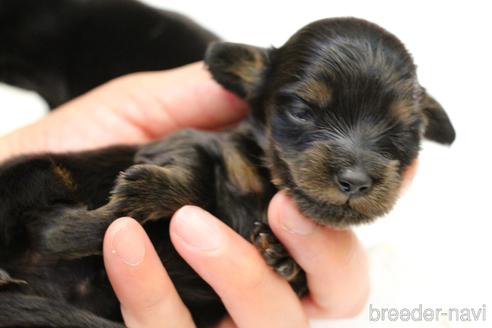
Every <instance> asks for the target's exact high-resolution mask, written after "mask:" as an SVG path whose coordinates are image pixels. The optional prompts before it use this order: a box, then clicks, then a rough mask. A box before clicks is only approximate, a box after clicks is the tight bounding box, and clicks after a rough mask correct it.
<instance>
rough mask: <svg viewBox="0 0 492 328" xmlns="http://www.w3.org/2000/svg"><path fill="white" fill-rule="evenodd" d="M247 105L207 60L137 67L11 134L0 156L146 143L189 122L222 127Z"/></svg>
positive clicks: (203, 126)
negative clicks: (169, 67) (212, 71)
mask: <svg viewBox="0 0 492 328" xmlns="http://www.w3.org/2000/svg"><path fill="white" fill-rule="evenodd" d="M246 111H247V105H246V103H245V102H243V101H242V100H240V99H239V98H237V97H236V96H235V95H233V94H231V93H229V92H228V91H226V90H225V89H223V88H222V87H221V86H220V85H218V84H217V83H216V82H215V81H213V79H212V78H211V76H210V74H209V72H208V71H207V70H206V69H205V67H204V65H203V63H202V62H198V63H194V64H190V65H187V66H184V67H180V68H176V69H172V70H167V71H160V72H145V73H134V74H130V75H127V76H124V77H120V78H117V79H115V80H113V81H110V82H108V83H106V84H103V85H102V86H100V87H98V88H96V89H94V90H92V91H90V92H89V93H87V94H85V95H82V96H80V97H78V98H76V99H74V100H72V101H70V102H68V103H66V104H64V105H63V106H61V107H60V108H59V109H58V110H56V111H54V112H52V113H50V114H48V115H47V116H45V117H44V118H42V119H41V120H39V121H37V122H35V123H33V124H31V125H28V126H26V127H24V128H21V129H18V130H16V131H14V132H13V133H11V134H10V135H7V136H6V137H4V138H3V140H2V143H3V144H4V145H6V146H5V147H2V148H3V149H4V151H3V152H1V153H0V160H1V159H3V158H6V157H8V156H13V155H19V154H22V153H29V152H41V151H55V152H59V151H68V150H70V151H77V150H86V149H93V148H98V147H103V146H108V145H113V144H134V143H142V142H146V141H150V140H152V139H155V138H159V137H163V136H165V135H167V134H169V133H171V132H173V131H175V130H177V129H180V128H184V127H193V128H203V129H215V128H221V127H224V126H227V125H230V124H233V123H235V122H237V121H238V120H239V119H241V118H242V117H243V116H244V115H245V114H246ZM6 150H8V153H7V152H6Z"/></svg>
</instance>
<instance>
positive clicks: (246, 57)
mask: <svg viewBox="0 0 492 328" xmlns="http://www.w3.org/2000/svg"><path fill="white" fill-rule="evenodd" d="M269 54H270V50H268V49H264V48H259V47H254V46H249V45H246V44H239V43H230V42H215V43H212V44H211V45H210V46H209V47H208V49H207V52H206V54H205V63H206V64H207V65H208V69H209V70H210V72H211V73H212V76H213V78H214V79H215V80H216V81H217V82H218V83H220V84H221V85H222V86H223V87H224V88H226V89H227V90H229V91H232V92H234V93H235V94H237V95H238V96H240V97H242V98H245V99H251V98H252V97H254V96H255V93H256V90H258V88H259V87H260V86H261V84H262V82H263V79H264V73H265V71H266V69H267V67H268V64H269Z"/></svg>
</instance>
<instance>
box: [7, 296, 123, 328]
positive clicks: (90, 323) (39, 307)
mask: <svg viewBox="0 0 492 328" xmlns="http://www.w3.org/2000/svg"><path fill="white" fill-rule="evenodd" d="M0 327H80V328H82V327H84V328H85V327H100V328H123V327H124V326H123V325H122V324H118V323H116V322H111V321H108V320H106V319H103V318H101V317H98V316H96V315H94V314H92V313H90V312H87V311H83V310H80V309H77V308H75V307H73V306H70V305H68V304H66V303H64V302H61V301H55V300H50V299H47V298H43V297H38V296H30V295H23V294H18V293H8V292H2V293H0Z"/></svg>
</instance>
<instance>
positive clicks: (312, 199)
mask: <svg viewBox="0 0 492 328" xmlns="http://www.w3.org/2000/svg"><path fill="white" fill-rule="evenodd" d="M205 62H206V64H207V66H208V68H209V70H210V72H211V73H212V75H213V77H214V79H215V80H216V81H217V82H218V83H220V84H221V85H222V86H224V87H225V88H226V89H228V90H230V91H232V92H234V93H235V94H237V95H239V96H240V97H242V98H244V99H245V100H247V101H248V103H249V104H250V105H251V113H250V115H249V116H248V117H247V118H246V119H245V120H244V121H243V122H242V123H241V124H240V125H239V126H238V127H235V128H232V129H229V130H225V131H221V132H208V131H199V130H182V131H180V132H177V133H175V134H174V135H172V136H170V137H168V138H166V139H163V140H159V141H155V142H152V143H149V144H145V145H140V146H134V147H133V146H117V147H111V148H106V149H100V150H97V151H90V152H82V153H74V154H43V155H36V156H26V157H21V158H16V159H12V160H10V161H9V162H7V163H4V164H3V166H1V167H0V243H1V244H2V248H0V267H1V268H2V271H1V272H2V274H0V279H2V282H1V283H0V326H25V325H30V326H66V325H70V326H78V327H82V326H84V327H86V326H95V327H96V326H97V327H113V326H118V325H119V324H117V323H115V322H116V321H120V322H121V316H120V310H119V306H118V302H117V300H116V298H115V296H114V294H113V292H112V290H111V287H110V285H109V282H108V280H107V277H106V274H105V272H104V267H103V264H102V260H101V257H100V253H101V248H102V238H103V234H104V231H105V229H106V228H107V226H108V225H109V224H110V223H111V222H112V221H113V220H114V219H116V218H118V217H121V216H131V217H134V218H135V219H137V220H138V221H139V222H141V223H142V224H143V225H144V228H145V229H146V231H147V233H148V234H149V235H150V237H151V239H152V241H153V243H154V245H155V246H156V249H157V250H158V252H159V255H160V257H161V259H162V260H163V262H164V265H165V266H166V268H167V270H168V271H169V273H170V276H171V279H172V280H173V282H174V283H175V285H176V288H177V290H178V292H179V294H180V296H181V297H182V299H183V301H184V303H185V304H186V305H187V306H188V308H189V309H190V311H191V313H192V315H193V318H194V320H195V322H196V323H197V325H199V326H206V325H208V324H211V323H213V322H216V321H217V320H219V319H220V318H221V317H222V316H223V315H224V313H225V310H224V307H223V305H222V304H221V301H220V299H219V298H218V296H217V295H216V294H215V293H214V292H213V290H212V289H211V288H210V287H209V286H207V285H206V283H205V282H203V280H201V279H200V277H199V276H198V275H197V274H196V273H194V272H193V271H192V270H191V269H190V267H189V266H188V265H187V264H186V263H185V262H184V261H183V260H182V259H181V258H180V257H179V255H178V254H177V253H176V251H175V250H174V249H173V247H172V244H171V242H170V240H169V237H168V236H167V235H166V234H163V233H162V231H164V229H167V228H168V224H169V218H170V217H171V216H172V214H173V213H174V211H176V210H177V209H178V208H180V207H181V206H183V205H186V204H194V205H197V206H200V207H203V208H205V209H207V210H208V211H210V212H211V213H213V214H214V215H216V216H217V217H219V218H220V219H221V220H223V221H224V222H225V223H226V224H228V225H229V226H230V227H232V228H233V229H234V230H235V231H237V232H238V233H239V234H240V235H242V236H243V237H244V238H246V239H249V240H250V241H251V242H252V243H254V244H255V245H256V246H257V248H258V250H259V251H260V252H261V254H262V255H263V256H264V257H265V259H266V261H267V262H268V263H269V265H271V266H272V268H273V269H274V270H276V271H277V272H278V273H279V274H280V275H282V276H283V277H285V278H286V279H287V280H288V281H289V282H290V283H291V285H292V287H293V288H294V289H295V290H296V291H297V292H298V293H299V294H300V295H302V294H304V293H305V292H306V291H307V290H306V282H305V278H304V274H303V272H302V270H301V269H300V268H299V266H298V265H297V264H296V263H295V262H294V261H293V260H292V259H291V258H290V257H289V255H288V254H287V252H286V251H285V250H284V249H283V247H282V246H281V245H280V244H279V242H278V241H277V239H276V238H275V237H274V236H273V234H272V233H271V231H270V230H269V228H268V225H267V220H266V211H267V206H268V202H269V200H270V199H271V197H272V196H273V195H274V194H275V193H276V192H277V191H278V190H285V191H287V192H288V194H289V195H290V196H291V197H293V199H294V200H295V202H296V203H297V204H298V206H299V208H300V209H301V211H302V212H304V213H305V214H306V215H307V216H308V217H310V218H312V219H313V220H315V221H316V222H317V223H318V224H320V225H327V226H332V227H336V228H345V227H348V226H350V225H355V224H361V223H368V222H371V221H373V220H374V219H375V218H377V217H378V216H380V215H383V214H385V213H387V212H388V211H389V210H390V209H391V208H392V206H393V205H394V203H395V201H396V198H397V194H398V190H399V188H400V185H401V180H402V173H403V172H404V170H405V168H407V167H408V166H409V165H410V163H411V162H412V161H413V160H414V159H415V158H416V156H417V153H418V151H419V146H420V142H421V140H422V138H423V137H426V138H428V139H430V140H434V141H437V142H440V143H444V144H450V143H452V142H453V140H454V138H455V132H454V129H453V127H452V125H451V122H450V121H449V118H448V116H447V115H446V113H445V112H444V110H443V108H442V107H441V106H440V105H439V104H438V103H437V102H436V101H435V100H434V99H433V98H432V97H431V96H430V95H429V94H427V92H426V91H425V89H424V88H423V87H422V86H421V85H420V84H419V82H418V80H417V76H416V71H415V65H414V63H413V61H412V58H411V56H410V55H409V53H408V52H407V50H406V49H405V47H404V46H403V44H402V43H401V42H400V41H399V40H398V39H397V38H396V37H395V36H393V35H392V34H390V33H388V32H387V31H385V30H383V29H382V28H380V27H378V26H376V25H374V24H372V23H369V22H367V21H364V20H360V19H355V18H338V19H325V20H320V21H317V22H314V23H312V24H309V25H307V26H306V27H304V28H302V29H301V30H300V31H298V32H297V33H296V34H295V35H293V36H292V37H291V38H290V39H289V40H288V41H287V42H286V43H285V44H284V45H283V46H282V47H280V48H278V49H274V48H271V49H264V48H258V47H254V46H249V45H243V44H234V43H214V44H212V45H211V46H210V47H209V48H208V50H207V53H206V56H205ZM120 171H123V173H121V174H119V172H120ZM237 274H241V273H240V272H239V273H237ZM272 301H275V300H272Z"/></svg>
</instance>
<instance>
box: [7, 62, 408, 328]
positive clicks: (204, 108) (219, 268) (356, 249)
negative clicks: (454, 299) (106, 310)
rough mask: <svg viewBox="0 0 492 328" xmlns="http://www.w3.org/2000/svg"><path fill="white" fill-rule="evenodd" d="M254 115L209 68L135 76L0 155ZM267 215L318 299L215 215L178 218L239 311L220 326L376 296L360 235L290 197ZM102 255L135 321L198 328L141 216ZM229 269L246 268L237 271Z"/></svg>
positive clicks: (86, 99)
mask: <svg viewBox="0 0 492 328" xmlns="http://www.w3.org/2000/svg"><path fill="white" fill-rule="evenodd" d="M247 110H248V108H247V105H246V104H245V103H244V102H243V101H241V100H240V99H238V98H236V97H235V96H234V95H232V94H230V93H229V92H227V91H225V90H224V89H223V88H222V87H221V86H219V85H218V84H217V83H215V82H214V81H213V80H212V79H211V77H210V75H209V73H208V72H207V71H206V69H205V68H204V66H203V63H195V64H191V65H187V66H184V67H182V68H178V69H173V70H169V71H162V72H150V73H136V74H131V75H128V76H125V77H121V78H118V79H116V80H113V81H111V82H108V83H106V84H104V85H102V86H100V87H98V88H96V89H94V90H93V91H91V92H89V93H87V94H85V95H83V96H81V97H78V98H76V99H74V100H72V101H70V102H68V103H67V104H65V105H63V106H61V107H60V108H59V109H58V110H56V111H54V112H51V113H50V114H49V115H47V116H45V117H44V118H42V119H40V120H39V121H37V122H35V123H32V124H30V125H28V126H25V127H22V128H20V129H18V130H15V131H14V132H12V133H10V134H9V135H6V136H4V137H2V138H0V161H2V160H4V159H6V158H9V157H11V156H15V155H20V154H25V153H33V152H63V151H79V150H87V149H93V148H98V147H103V146H108V145H113V144H122V143H124V144H135V143H143V142H148V141H150V140H154V139H157V138H161V137H164V136H166V135H168V134H170V133H172V132H174V131H176V130H178V129H180V128H185V127H194V128H202V129H220V128H223V127H226V126H229V125H233V124H234V123H236V122H238V121H239V120H240V119H241V118H243V117H244V115H245V114H246V113H247ZM415 169H416V163H414V164H413V165H412V166H411V167H409V169H408V170H407V171H406V172H405V174H404V181H403V185H404V187H403V188H402V190H404V189H405V186H407V185H408V184H409V182H410V181H411V180H412V177H413V175H414V174H415ZM268 218H269V224H270V226H271V229H272V231H273V232H274V234H275V235H276V236H277V238H278V239H279V240H280V241H281V242H282V244H283V245H284V246H285V247H286V248H287V250H288V251H289V253H290V254H291V255H292V257H293V258H294V259H295V260H296V262H297V263H299V264H300V266H301V267H302V268H303V269H304V271H305V272H306V275H307V281H308V286H309V290H310V294H309V295H308V296H307V297H305V298H303V299H301V300H300V299H299V298H298V297H297V296H296V295H295V293H294V292H293V291H292V289H291V288H290V286H289V285H288V283H287V282H286V281H284V280H283V279H281V278H280V277H279V276H278V275H277V274H275V273H274V272H273V270H271V269H270V268H269V267H268V266H267V265H266V263H265V262H264V261H263V259H262V258H261V256H260V255H259V253H258V252H257V251H256V249H255V248H254V246H253V245H251V244H250V243H249V242H247V241H246V240H244V239H243V238H241V237H240V236H239V235H238V234H236V233H235V232H234V231H233V230H231V229H230V228H229V227H227V226H226V225H225V224H224V223H222V222H221V221H220V220H218V219H217V218H215V217H213V216H212V215H211V214H210V213H208V212H205V211H204V210H202V209H200V208H198V207H195V206H185V207H183V208H181V209H179V210H178V211H177V212H176V213H175V214H174V216H173V217H172V219H171V224H170V231H169V233H170V236H171V240H172V242H173V244H174V246H175V248H176V249H177V251H178V252H179V254H180V255H181V256H182V257H183V258H184V259H185V260H186V261H187V262H188V263H189V264H190V266H191V267H192V268H193V269H194V270H195V271H196V272H197V273H198V274H199V275H200V276H201V277H202V278H203V279H204V280H205V281H207V282H208V283H209V284H210V286H212V288H213V289H214V290H215V291H216V292H217V294H218V295H219V296H220V297H221V299H222V300H223V302H224V304H225V306H226V308H227V310H228V313H229V317H228V318H226V319H224V320H223V321H222V322H221V323H220V324H219V325H218V326H219V327H235V326H239V327H263V326H264V327H272V326H273V327H303V326H307V325H308V320H309V318H332V319H334V318H348V317H351V316H354V315H356V314H357V313H358V312H360V310H361V309H362V308H363V306H364V305H365V303H366V301H367V297H368V293H369V278H368V277H369V275H368V265H367V255H366V252H365V250H364V248H363V247H362V246H361V244H360V242H359V241H358V239H357V237H356V235H355V234H354V233H353V231H352V230H350V229H348V230H334V229H331V228H328V227H321V226H319V225H316V224H314V223H313V222H312V221H311V220H309V219H308V218H305V217H304V216H303V215H302V214H301V213H300V212H299V211H298V209H297V207H296V205H295V204H294V203H293V201H292V200H291V199H289V198H288V197H287V196H286V195H285V193H283V192H280V193H278V194H277V195H276V196H275V197H274V198H273V199H272V201H271V203H270V206H269V211H268ZM163 233H166V232H163ZM212 237H213V238H212ZM237 254H242V256H241V257H238V256H237ZM103 255H104V262H105V265H106V270H107V272H108V276H109V278H110V281H111V284H112V286H113V289H114V290H115V292H116V295H117V297H118V299H119V301H120V303H121V310H122V314H123V317H124V320H125V323H126V324H127V326H129V327H142V328H143V327H145V328H147V327H162V324H163V323H165V324H166V325H167V326H169V327H184V328H186V327H193V326H194V324H193V322H192V320H191V316H190V313H189V311H188V310H187V309H186V307H185V306H184V304H183V302H182V301H181V300H180V298H179V296H178V294H177V292H176V290H175V288H174V286H173V284H172V282H171V280H170V279H169V276H168V275H167V273H166V270H165V268H164V266H163V265H162V263H161V262H160V260H159V258H158V256H157V254H156V252H155V250H154V248H153V246H152V244H151V242H150V241H149V239H148V237H147V236H146V235H145V232H144V230H143V229H142V227H141V226H140V225H139V224H138V223H137V222H136V221H135V220H133V219H131V218H120V219H117V220H116V221H114V222H113V223H112V224H111V225H110V227H109V228H108V230H107V232H106V235H105V239H104V244H103ZM231 268H234V271H235V272H239V273H240V274H231V273H230V272H231Z"/></svg>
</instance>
